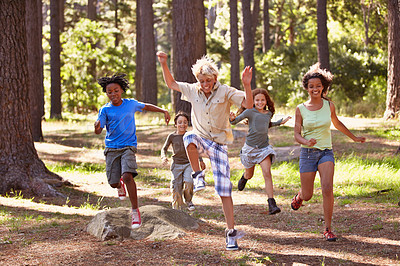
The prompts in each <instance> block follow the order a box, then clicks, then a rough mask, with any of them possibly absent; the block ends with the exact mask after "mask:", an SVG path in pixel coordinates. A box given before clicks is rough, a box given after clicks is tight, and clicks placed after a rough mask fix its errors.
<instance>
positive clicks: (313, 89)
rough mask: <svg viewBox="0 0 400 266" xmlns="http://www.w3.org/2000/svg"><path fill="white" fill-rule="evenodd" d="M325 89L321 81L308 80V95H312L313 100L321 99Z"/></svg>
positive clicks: (316, 79)
mask: <svg viewBox="0 0 400 266" xmlns="http://www.w3.org/2000/svg"><path fill="white" fill-rule="evenodd" d="M323 89H324V86H323V85H322V82H321V79H319V78H312V79H309V80H308V86H307V91H308V95H310V97H311V98H314V97H317V98H318V97H319V98H321V95H322V90H323Z"/></svg>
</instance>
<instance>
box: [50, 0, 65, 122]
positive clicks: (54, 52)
mask: <svg viewBox="0 0 400 266" xmlns="http://www.w3.org/2000/svg"><path fill="white" fill-rule="evenodd" d="M61 2H62V1H60V0H50V78H51V108H50V117H51V118H56V119H61V118H62V116H61V108H62V105H61V74H60V73H61V70H60V69H61V60H60V52H61V44H60V25H59V24H60V12H59V11H60V3H61Z"/></svg>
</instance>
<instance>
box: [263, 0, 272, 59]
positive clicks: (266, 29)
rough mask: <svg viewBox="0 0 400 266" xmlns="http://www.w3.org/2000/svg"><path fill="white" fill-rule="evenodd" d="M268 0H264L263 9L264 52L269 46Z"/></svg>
mask: <svg viewBox="0 0 400 266" xmlns="http://www.w3.org/2000/svg"><path fill="white" fill-rule="evenodd" d="M269 34H270V33H269V0H264V9H263V53H266V52H268V51H269V49H270V48H271V41H270V37H269Z"/></svg>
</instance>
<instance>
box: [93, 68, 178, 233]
mask: <svg viewBox="0 0 400 266" xmlns="http://www.w3.org/2000/svg"><path fill="white" fill-rule="evenodd" d="M125 76H126V75H125V74H120V75H113V76H112V77H103V78H100V79H99V80H98V83H99V84H100V86H101V87H102V88H103V91H104V92H105V93H106V94H107V97H108V98H109V99H110V102H109V103H107V104H105V105H104V106H103V107H101V109H100V111H99V116H98V119H97V121H96V122H95V123H94V132H95V133H96V134H100V133H101V132H102V131H103V128H104V127H106V130H107V134H106V138H105V145H106V148H105V150H104V155H105V156H106V172H107V179H108V183H109V184H110V186H111V187H113V188H117V189H118V196H119V198H120V199H121V200H122V199H125V197H126V190H125V185H126V188H127V189H128V193H129V199H130V201H131V204H132V229H134V228H138V227H139V226H140V225H141V218H140V212H139V208H138V199H137V189H136V182H135V180H134V177H135V176H137V171H136V169H137V164H136V155H135V154H136V152H137V148H136V147H137V138H136V125H135V113H136V112H137V111H139V112H142V111H143V110H145V111H150V112H160V113H164V118H165V122H166V124H167V125H168V123H169V120H170V115H169V113H168V111H167V110H164V109H162V108H160V107H158V106H155V105H153V104H149V103H142V102H139V101H137V100H135V99H123V98H121V96H122V93H124V92H125V91H126V89H127V88H128V87H129V82H128V80H126V79H125V78H124V77H125ZM121 176H122V177H121Z"/></svg>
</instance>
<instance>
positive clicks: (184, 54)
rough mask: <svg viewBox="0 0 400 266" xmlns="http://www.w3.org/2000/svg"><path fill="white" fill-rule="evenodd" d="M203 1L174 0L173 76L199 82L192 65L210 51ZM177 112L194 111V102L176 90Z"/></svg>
mask: <svg viewBox="0 0 400 266" xmlns="http://www.w3.org/2000/svg"><path fill="white" fill-rule="evenodd" d="M204 16H205V8H204V4H203V0H190V1H187V0H172V36H173V38H172V40H173V41H172V46H173V55H172V57H173V67H172V69H173V75H174V77H175V79H176V80H177V81H184V82H189V83H193V82H196V79H195V77H194V76H193V74H192V71H191V66H192V65H193V64H194V63H196V60H197V59H199V58H201V57H202V56H203V55H204V54H205V53H206V30H205V19H204ZM174 97H175V103H176V105H175V111H176V112H178V111H180V110H182V111H185V112H186V113H188V114H190V111H191V105H190V103H189V102H187V101H182V100H181V99H180V97H181V93H180V92H178V93H174Z"/></svg>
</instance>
